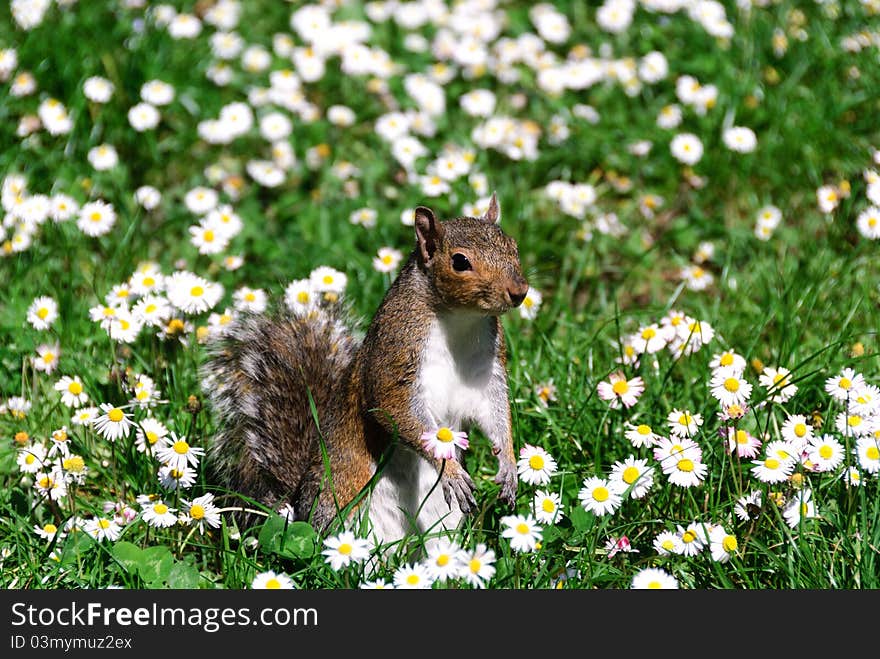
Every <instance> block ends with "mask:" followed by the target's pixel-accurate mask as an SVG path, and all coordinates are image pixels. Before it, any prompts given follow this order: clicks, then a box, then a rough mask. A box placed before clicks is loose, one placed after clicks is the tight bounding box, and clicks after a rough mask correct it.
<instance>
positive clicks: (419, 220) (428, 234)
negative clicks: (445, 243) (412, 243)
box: [415, 206, 444, 265]
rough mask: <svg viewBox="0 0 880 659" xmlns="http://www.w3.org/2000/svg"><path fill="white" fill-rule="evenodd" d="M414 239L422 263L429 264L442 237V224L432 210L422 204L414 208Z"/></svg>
mask: <svg viewBox="0 0 880 659" xmlns="http://www.w3.org/2000/svg"><path fill="white" fill-rule="evenodd" d="M415 227H416V240H417V241H418V246H419V256H420V257H421V259H422V263H423V264H425V265H430V263H431V259H433V258H434V254H435V253H436V252H437V247H438V246H439V242H440V240H441V238H443V232H444V229H443V225H442V224H440V223H439V222H438V221H437V218H436V217H434V211H432V210H431V209H430V208H425V207H424V206H419V207H418V208H416V215H415Z"/></svg>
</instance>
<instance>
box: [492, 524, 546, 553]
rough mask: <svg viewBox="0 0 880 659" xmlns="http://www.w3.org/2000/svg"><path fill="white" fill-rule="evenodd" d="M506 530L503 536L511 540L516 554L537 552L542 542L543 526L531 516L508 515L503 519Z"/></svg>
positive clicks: (511, 546)
mask: <svg viewBox="0 0 880 659" xmlns="http://www.w3.org/2000/svg"><path fill="white" fill-rule="evenodd" d="M501 524H502V525H504V530H503V531H502V532H501V536H502V537H504V538H509V539H510V548H511V549H513V551H515V552H522V553H527V552H531V551H535V549H537V547H538V543H539V542H540V540H541V526H540V525H538V523H537V522H536V520H535V518H534V517H532V516H531V515H507V516H505V517H502V518H501Z"/></svg>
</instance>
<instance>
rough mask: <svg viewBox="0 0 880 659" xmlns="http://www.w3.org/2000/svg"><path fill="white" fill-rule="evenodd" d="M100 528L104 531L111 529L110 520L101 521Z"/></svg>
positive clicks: (99, 521)
mask: <svg viewBox="0 0 880 659" xmlns="http://www.w3.org/2000/svg"><path fill="white" fill-rule="evenodd" d="M98 526H99V527H101V528H102V529H108V528H110V520H109V519H99V520H98Z"/></svg>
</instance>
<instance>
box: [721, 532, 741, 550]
mask: <svg viewBox="0 0 880 659" xmlns="http://www.w3.org/2000/svg"><path fill="white" fill-rule="evenodd" d="M721 546H722V547H723V548H724V551H726V552H727V553H728V554H730V553H732V552H735V551H736V548H737V547H738V546H739V545H738V544H737V542H736V537H735V536H732V535H726V536H724V540H722V541H721Z"/></svg>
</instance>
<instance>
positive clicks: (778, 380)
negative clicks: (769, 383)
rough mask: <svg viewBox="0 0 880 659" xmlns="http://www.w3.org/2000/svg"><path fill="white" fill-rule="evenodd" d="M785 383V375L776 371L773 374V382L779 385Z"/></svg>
mask: <svg viewBox="0 0 880 659" xmlns="http://www.w3.org/2000/svg"><path fill="white" fill-rule="evenodd" d="M784 383H785V376H784V375H783V374H782V373H777V374H776V375H774V376H773V384H774V385H779V384H784Z"/></svg>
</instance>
